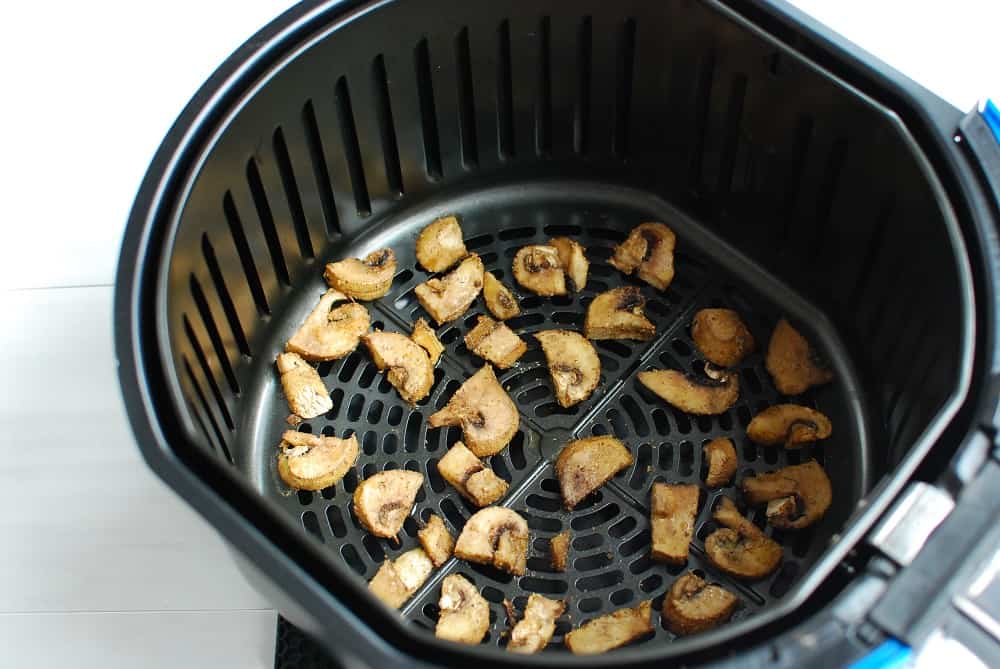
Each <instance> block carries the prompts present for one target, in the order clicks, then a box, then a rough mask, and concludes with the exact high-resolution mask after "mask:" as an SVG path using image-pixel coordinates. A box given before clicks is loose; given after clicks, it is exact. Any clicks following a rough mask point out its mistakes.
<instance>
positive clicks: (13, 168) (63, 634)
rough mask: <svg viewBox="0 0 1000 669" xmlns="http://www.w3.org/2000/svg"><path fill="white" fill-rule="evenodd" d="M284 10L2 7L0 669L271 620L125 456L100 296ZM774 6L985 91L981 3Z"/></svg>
mask: <svg viewBox="0 0 1000 669" xmlns="http://www.w3.org/2000/svg"><path fill="white" fill-rule="evenodd" d="M411 1H416V0H411ZM289 4H290V3H289V2H287V0H285V1H282V0H199V1H194V0H171V1H170V2H163V3H158V4H157V3H151V2H143V1H141V0H140V1H138V2H136V1H135V0H133V1H131V2H113V1H110V0H90V1H89V2H18V3H7V4H6V5H5V6H4V8H3V13H2V19H0V62H3V70H2V72H3V75H2V77H0V122H2V123H0V132H2V136H0V147H2V149H0V287H4V288H5V290H4V292H3V294H2V303H0V308H2V310H3V311H2V312H0V313H2V314H3V315H2V316H0V319H2V320H0V322H2V323H3V326H2V328H0V338H2V339H0V368H2V369H3V370H4V379H3V381H2V383H3V386H2V387H3V394H2V395H0V399H2V400H3V401H2V403H0V435H2V436H0V440H2V443H3V444H4V445H5V446H6V451H5V453H4V457H3V458H2V459H0V537H3V539H2V548H0V665H2V666H5V667H6V666H11V667H15V666H17V667H20V666H23V667H55V666H61V667H62V666H66V667H91V666H93V667H97V666H100V667H102V668H104V669H115V668H116V667H134V666H142V667H164V668H166V667H170V668H174V667H179V666H191V667H200V666H213V667H239V668H241V669H246V668H251V667H268V666H270V662H271V655H270V654H271V652H272V648H273V625H274V613H273V612H272V611H269V610H268V604H267V602H266V601H264V600H263V599H262V598H260V597H259V596H258V595H256V594H255V593H253V592H252V591H250V589H249V588H248V587H247V586H246V584H245V583H244V582H243V580H242V579H241V578H240V576H239V575H238V574H237V573H236V572H235V570H234V568H233V567H232V565H231V563H230V561H229V558H228V555H227V553H226V551H225V549H224V548H223V546H222V545H221V542H220V541H219V540H218V539H217V538H216V537H215V535H214V534H213V533H212V532H211V530H209V529H208V528H207V527H206V526H205V525H204V524H203V523H202V522H201V521H200V519H199V518H197V517H196V516H195V515H194V514H193V513H192V512H191V511H189V510H188V509H187V508H186V507H185V506H184V505H183V503H181V502H180V501H178V500H177V499H176V498H175V497H174V496H173V494H172V493H170V492H169V491H168V490H166V489H165V488H164V487H163V486H162V485H161V484H160V483H159V482H158V481H156V480H155V479H154V478H153V477H152V476H151V475H150V474H149V473H148V472H147V471H146V469H145V468H144V466H143V464H142V462H141V461H140V459H139V457H138V455H137V454H136V451H135V448H134V445H133V442H132V437H131V435H130V433H129V431H128V428H127V426H126V423H125V419H124V413H123V410H122V406H121V401H120V398H119V396H118V390H117V383H116V380H115V376H114V361H113V356H112V346H111V328H112V323H111V313H110V304H111V293H112V291H111V288H110V286H111V284H112V282H113V277H114V268H115V261H116V258H117V253H118V244H119V241H120V237H121V233H122V228H123V224H124V221H125V218H126V215H127V213H128V210H129V207H130V205H131V202H132V198H133V196H134V194H135V191H136V189H137V187H138V184H139V181H140V179H141V177H142V175H143V173H144V171H145V169H146V166H147V164H148V162H149V160H150V159H151V157H152V155H153V153H154V151H155V150H156V147H157V146H158V144H159V142H160V140H161V138H162V137H163V135H164V134H165V133H166V131H167V129H168V128H169V126H170V124H171V123H172V121H173V119H174V118H175V117H176V115H177V114H178V113H179V112H180V110H181V108H182V107H183V105H184V104H185V103H186V102H187V100H188V99H189V97H190V96H191V95H192V94H193V93H194V91H195V90H196V89H197V88H198V86H199V85H200V84H201V83H202V82H203V81H204V80H205V79H206V78H207V77H208V76H209V75H210V74H211V72H212V71H213V70H214V68H215V67H216V66H217V65H218V64H219V63H220V62H221V61H222V60H223V59H224V58H225V57H226V56H227V55H229V53H231V52H232V51H233V50H234V49H235V48H236V47H237V46H239V44H240V43H242V41H243V40H245V39H246V38H247V37H248V36H250V35H251V34H252V33H253V32H254V31H255V30H256V29H258V28H259V27H260V26H262V25H264V24H265V23H266V22H267V21H268V20H269V19H270V18H272V17H273V16H275V15H277V14H278V13H280V12H281V11H283V10H284V9H285V8H286V7H287V6H288V5H289ZM793 4H795V5H797V6H799V7H800V8H802V9H803V10H805V11H806V12H808V13H811V14H813V15H814V16H815V17H817V18H818V19H819V20H820V21H822V22H824V23H826V24H827V25H829V26H831V27H832V28H834V29H835V30H838V31H839V32H841V33H843V34H844V35H846V36H847V37H848V38H850V39H851V40H853V41H854V42H856V43H858V44H859V45H861V46H862V47H864V48H865V49H867V50H869V51H870V52H872V53H874V54H875V55H876V56H878V57H880V58H882V59H883V60H885V61H887V62H888V63H889V64H891V65H893V66H894V67H896V68H897V69H899V70H901V71H902V72H903V73H905V74H907V75H908V76H910V77H911V78H913V79H915V80H917V81H918V82H920V83H922V84H923V85H924V86H926V87H927V88H929V89H930V90H932V91H934V92H935V93H937V94H938V95H940V96H942V97H943V98H945V99H946V100H948V101H949V102H951V103H952V104H953V105H956V106H957V107H959V108H961V109H963V110H967V109H970V108H972V107H973V106H974V105H975V103H976V101H977V100H978V99H980V98H981V97H985V96H987V95H993V97H994V98H996V99H1000V58H998V54H1000V47H997V46H995V45H996V44H997V32H996V31H997V30H998V28H1000V21H998V18H1000V2H998V0H948V1H947V2H914V1H913V0H865V1H861V0H796V1H795V2H794V3H793Z"/></svg>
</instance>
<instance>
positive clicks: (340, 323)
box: [285, 288, 370, 362]
mask: <svg viewBox="0 0 1000 669" xmlns="http://www.w3.org/2000/svg"><path fill="white" fill-rule="evenodd" d="M346 299H347V296H345V295H344V294H343V293H341V292H339V291H336V290H333V289H332V288H331V289H330V290H328V291H326V292H325V293H323V297H321V298H319V304H317V305H316V308H314V309H313V310H312V311H311V312H310V313H309V315H308V316H306V320H305V322H304V323H303V324H302V326H301V327H300V328H299V329H298V330H297V331H296V332H295V334H293V335H292V338H291V339H289V340H288V343H287V344H285V350H286V351H288V352H290V353H297V354H299V355H300V356H302V357H303V358H305V359H306V360H312V361H314V362H315V361H322V360H339V359H340V358H343V357H344V356H345V355H347V354H348V353H350V352H351V351H353V350H354V349H355V348H357V346H358V342H359V341H361V335H363V334H364V333H365V332H367V331H368V324H369V322H370V318H369V316H368V310H367V309H365V308H364V307H363V306H362V305H360V304H355V303H354V302H351V303H349V304H344V305H341V306H339V307H334V306H333V305H334V304H335V303H337V302H343V301H344V300H346Z"/></svg>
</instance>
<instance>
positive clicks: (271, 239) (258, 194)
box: [247, 158, 292, 286]
mask: <svg viewBox="0 0 1000 669" xmlns="http://www.w3.org/2000/svg"><path fill="white" fill-rule="evenodd" d="M247 185H248V186H250V196H251V197H252V198H253V204H254V207H255V208H256V209H257V217H258V218H259V219H260V229H261V231H262V232H263V233H264V241H265V242H266V243H267V252H268V254H269V255H270V256H271V265H272V266H273V267H274V273H275V275H277V277H278V281H280V282H281V283H283V284H285V285H286V286H290V285H291V284H292V282H291V281H290V280H289V278H288V267H287V266H286V265H285V256H284V255H283V254H282V252H281V240H280V239H278V231H277V229H276V228H275V227H274V215H273V214H272V213H271V205H270V204H269V203H268V201H267V193H265V192H264V184H263V182H261V180H260V171H259V170H258V169H257V161H256V160H254V159H253V158H250V159H249V160H248V161H247Z"/></svg>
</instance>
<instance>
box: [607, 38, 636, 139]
mask: <svg viewBox="0 0 1000 669" xmlns="http://www.w3.org/2000/svg"><path fill="white" fill-rule="evenodd" d="M617 60H618V63H617V68H616V73H615V82H616V83H615V85H616V94H615V121H614V129H613V131H612V132H613V134H612V138H611V152H612V153H613V154H614V155H615V157H616V158H624V157H626V156H627V155H628V132H629V116H630V112H631V110H632V74H633V71H634V69H635V19H627V20H626V21H625V24H624V25H623V26H622V29H621V33H620V34H619V36H618V59H617Z"/></svg>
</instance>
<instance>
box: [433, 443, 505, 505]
mask: <svg viewBox="0 0 1000 669" xmlns="http://www.w3.org/2000/svg"><path fill="white" fill-rule="evenodd" d="M437 468H438V472H439V473H440V474H441V477H442V478H443V479H444V480H445V481H447V482H448V483H450V484H452V485H453V486H455V489H456V490H458V492H459V493H461V495H462V497H465V498H466V499H467V500H469V501H470V502H472V503H473V504H475V505H476V506H487V505H489V504H492V503H493V502H495V501H497V500H498V499H500V498H501V497H503V496H504V495H505V494H506V492H507V482H506V481H504V480H503V479H502V478H500V477H499V476H497V475H496V474H494V473H493V470H492V469H490V468H489V467H487V466H486V465H485V464H484V463H483V461H482V460H480V459H479V458H477V457H476V456H475V454H474V453H473V452H472V451H470V450H469V449H468V448H466V446H465V444H463V443H462V442H460V441H458V442H455V445H454V446H452V447H451V449H450V450H449V451H448V453H447V454H446V455H445V456H444V457H443V458H441V460H440V462H438V464H437Z"/></svg>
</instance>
